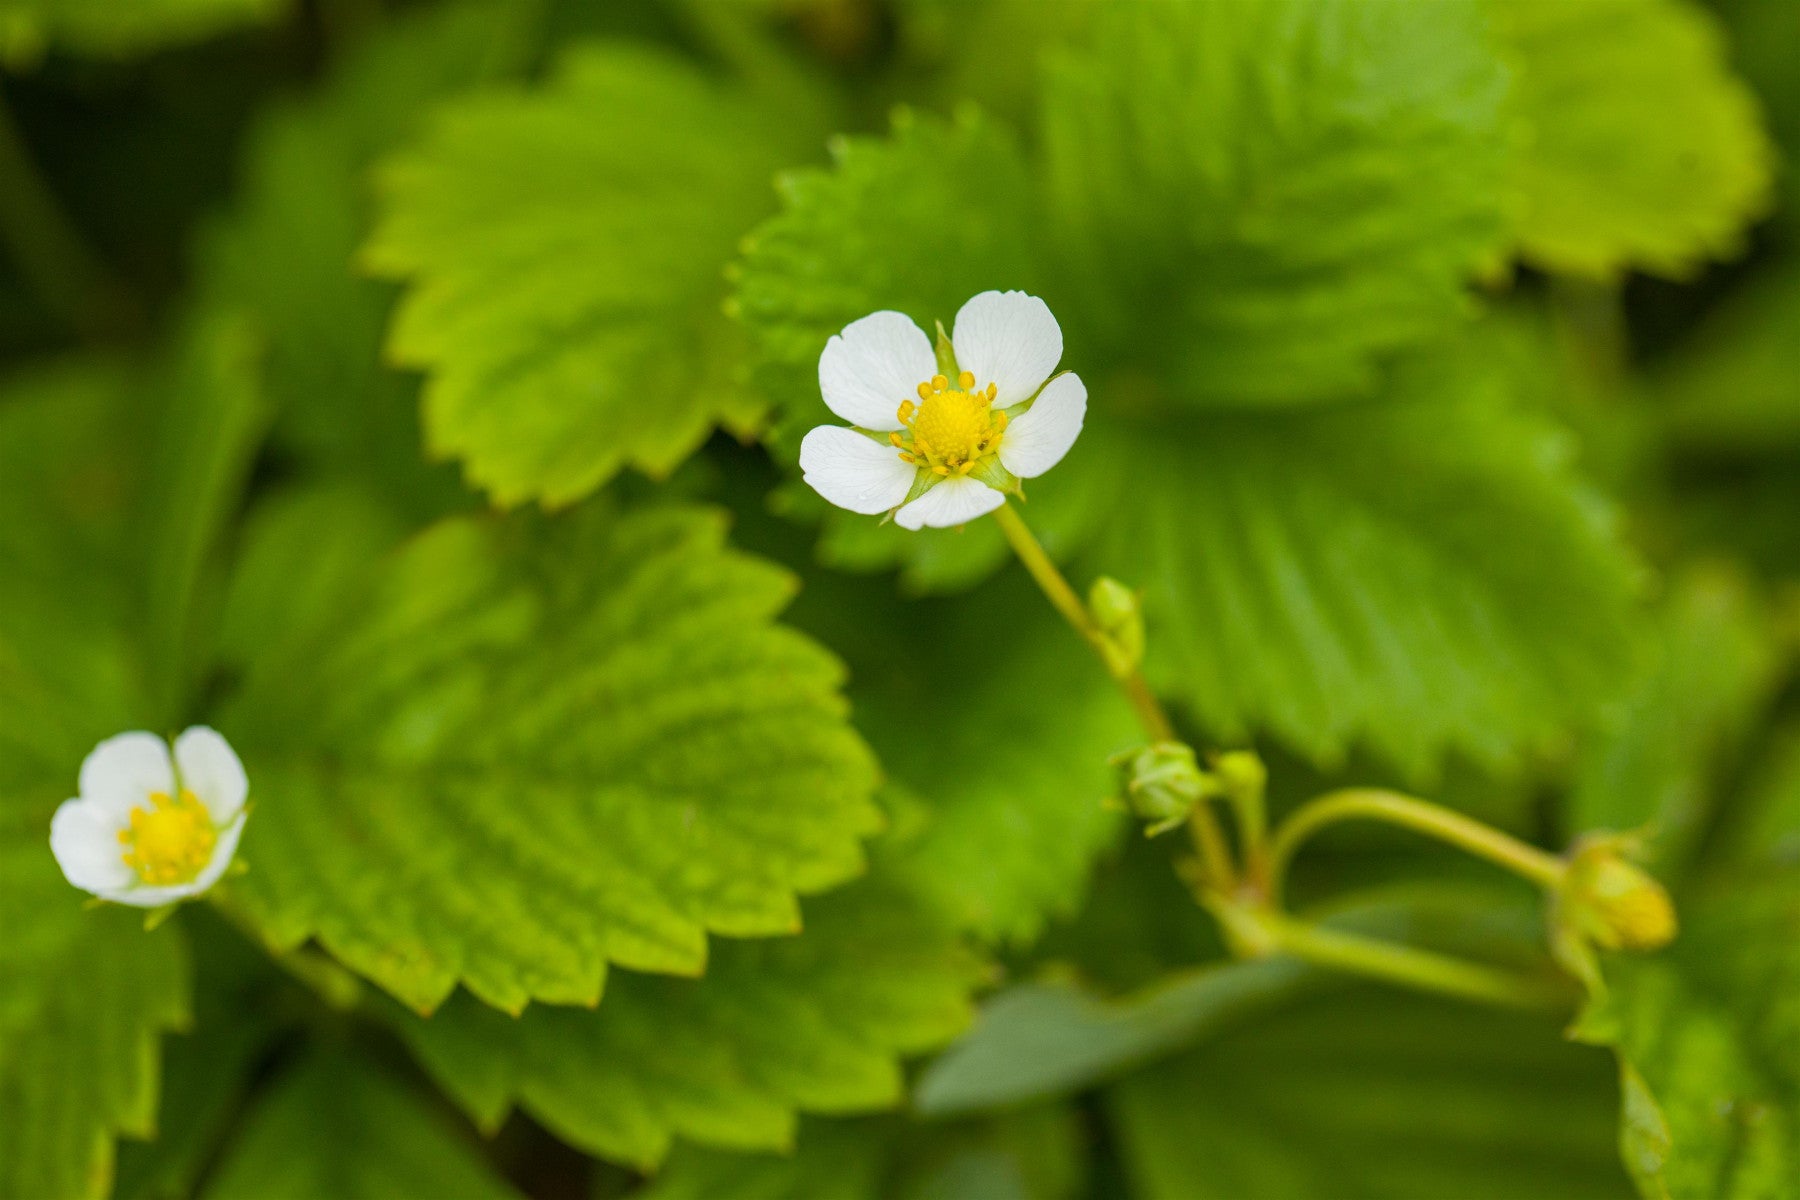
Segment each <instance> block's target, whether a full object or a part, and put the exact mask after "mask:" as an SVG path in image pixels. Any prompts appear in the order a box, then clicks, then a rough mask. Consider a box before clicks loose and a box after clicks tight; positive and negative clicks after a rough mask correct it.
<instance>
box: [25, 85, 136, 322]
mask: <svg viewBox="0 0 1800 1200" xmlns="http://www.w3.org/2000/svg"><path fill="white" fill-rule="evenodd" d="M0 241H3V242H4V243H5V245H6V248H7V251H8V252H9V254H10V255H11V257H12V259H13V261H14V263H16V264H17V265H18V268H19V271H20V272H21V273H22V274H23V275H24V276H25V278H26V279H27V280H29V281H30V283H31V286H32V287H33V288H34V289H35V290H36V291H37V293H38V296H39V298H40V299H42V300H43V302H44V305H45V307H46V308H48V309H50V310H51V311H52V312H53V313H55V314H56V316H57V317H59V318H61V319H62V320H63V321H65V322H67V323H68V324H69V325H70V326H71V327H72V328H74V329H76V330H77V331H79V332H80V333H81V334H82V335H83V336H84V337H88V338H92V339H100V338H104V337H105V336H106V335H107V334H109V333H111V332H112V331H114V330H115V329H117V328H118V327H119V326H120V325H121V324H123V323H124V321H125V319H126V318H127V317H128V316H129V313H130V309H129V306H128V305H127V304H126V302H125V293H124V291H123V289H121V288H120V287H119V286H118V285H117V284H116V283H114V282H113V280H112V279H111V277H110V276H109V275H108V273H107V271H106V268H105V267H104V266H102V265H101V262H100V259H99V257H98V256H97V255H95V254H94V253H93V252H92V251H91V250H90V249H89V248H88V246H87V243H86V242H84V241H83V240H82V237H81V234H80V233H79V232H78V231H77V230H76V228H75V225H74V223H73V222H71V221H70V220H69V219H68V217H67V216H65V215H64V214H63V211H62V208H61V207H60V206H59V205H58V204H57V201H56V196H55V194H54V193H53V192H51V190H50V186H49V184H47V183H46V182H45V181H44V178H43V176H42V175H41V174H40V173H39V172H38V168H37V163H36V162H35V161H33V159H32V156H31V151H30V148H29V147H27V146H26V144H25V139H24V138H23V136H21V135H20V133H19V129H18V126H17V124H16V123H15V122H14V121H13V117H12V112H11V110H10V109H9V108H8V107H7V105H6V102H5V98H4V95H0Z"/></svg>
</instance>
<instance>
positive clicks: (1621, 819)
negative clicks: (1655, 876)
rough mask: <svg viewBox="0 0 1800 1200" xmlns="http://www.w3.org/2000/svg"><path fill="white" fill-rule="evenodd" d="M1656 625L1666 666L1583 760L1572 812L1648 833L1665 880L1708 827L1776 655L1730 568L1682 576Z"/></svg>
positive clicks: (1754, 604) (1580, 822)
mask: <svg viewBox="0 0 1800 1200" xmlns="http://www.w3.org/2000/svg"><path fill="white" fill-rule="evenodd" d="M1658 632H1659V635H1660V636H1659V638H1658V647H1657V649H1658V651H1659V657H1660V662H1659V663H1658V665H1657V667H1656V669H1655V670H1654V671H1653V672H1652V673H1651V674H1650V676H1649V677H1648V678H1647V679H1645V680H1644V681H1643V682H1642V683H1641V684H1640V685H1639V686H1638V688H1637V690H1636V692H1635V693H1634V694H1633V695H1632V697H1631V699H1630V700H1629V702H1628V703H1627V704H1626V706H1625V708H1624V710H1623V712H1622V713H1620V715H1619V719H1618V720H1617V721H1616V722H1615V723H1614V727H1613V728H1612V729H1610V730H1609V731H1608V734H1607V736H1606V738H1605V739H1604V740H1603V741H1602V742H1601V743H1600V744H1599V745H1598V746H1596V747H1595V748H1594V749H1593V750H1592V751H1591V752H1590V753H1588V754H1587V755H1585V756H1584V757H1583V759H1582V763H1581V769H1580V774H1579V776H1578V778H1577V780H1576V783H1575V790H1574V792H1573V794H1572V795H1571V796H1570V799H1569V819H1570V822H1571V823H1572V825H1573V827H1574V831H1575V832H1578V833H1579V832H1584V831H1587V830H1593V829H1610V830H1616V831H1620V832H1631V831H1636V830H1639V829H1644V830H1646V831H1647V832H1648V833H1649V834H1650V835H1651V841H1650V843H1649V847H1650V850H1651V851H1652V852H1653V854H1654V858H1653V859H1652V860H1651V861H1652V862H1653V864H1654V867H1655V869H1656V870H1657V871H1658V873H1659V874H1662V875H1665V876H1668V875H1671V874H1678V873H1679V872H1680V871H1681V869H1682V868H1683V867H1685V866H1686V865H1687V863H1688V861H1689V859H1691V857H1692V854H1693V850H1694V848H1695V847H1696V845H1697V844H1698V842H1699V840H1700V839H1701V838H1702V837H1703V836H1704V834H1705V833H1706V830H1707V828H1708V822H1709V818H1710V817H1711V815H1712V812H1713V809H1714V806H1715V804H1716V801H1717V800H1718V798H1719V797H1718V785H1717V780H1716V778H1715V776H1716V775H1717V773H1718V771H1719V770H1720V768H1721V767H1723V766H1725V765H1726V764H1729V763H1730V762H1732V761H1733V760H1734V759H1735V758H1736V754H1735V751H1736V750H1738V749H1739V748H1740V747H1741V745H1742V742H1743V739H1744V737H1745V735H1746V734H1747V733H1748V732H1749V727H1750V725H1751V723H1752V722H1753V721H1754V720H1755V719H1756V718H1757V717H1758V715H1760V713H1761V712H1762V710H1763V708H1764V706H1765V705H1766V703H1767V702H1768V701H1769V699H1770V698H1771V693H1772V691H1773V689H1774V688H1775V686H1776V684H1777V683H1778V682H1779V666H1780V659H1781V655H1780V649H1779V646H1778V644H1777V641H1776V638H1775V631H1774V629H1773V627H1772V625H1771V622H1770V620H1769V617H1768V614H1767V613H1766V612H1764V611H1763V609H1762V606H1761V604H1760V602H1759V601H1758V599H1757V598H1756V597H1755V596H1754V595H1753V594H1752V593H1751V592H1750V589H1749V585H1748V584H1747V582H1746V581H1745V580H1743V579H1742V578H1740V577H1739V576H1737V575H1736V574H1734V573H1732V572H1731V571H1729V570H1727V569H1724V568H1715V569H1702V570H1696V571H1693V572H1691V573H1689V574H1688V575H1686V576H1685V577H1683V578H1682V579H1680V580H1679V581H1677V583H1676V584H1675V587H1674V589H1673V591H1672V593H1671V595H1670V596H1669V598H1668V600H1667V601H1666V603H1665V606H1664V612H1663V613H1662V616H1661V619H1660V621H1659V631H1658Z"/></svg>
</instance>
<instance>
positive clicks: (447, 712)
mask: <svg viewBox="0 0 1800 1200" xmlns="http://www.w3.org/2000/svg"><path fill="white" fill-rule="evenodd" d="M295 532H296V534H297V535H298V536H302V537H310V536H312V535H311V533H310V531H309V530H307V529H304V528H296V529H295ZM723 542H724V529H723V523H722V522H721V521H720V520H719V519H718V517H717V516H715V515H713V514H711V513H706V512H700V511H696V510H673V509H671V510H658V511H648V512H644V513H640V514H638V515H635V516H629V517H621V516H618V515H616V514H615V513H614V512H613V511H612V510H611V509H609V508H606V507H601V506H596V507H591V508H589V509H585V510H583V511H581V512H579V513H575V514H571V515H569V516H568V517H566V518H565V519H562V520H558V521H542V520H527V519H520V520H515V521H510V522H503V521H494V520H452V521H448V522H444V523H442V524H440V525H438V526H436V527H434V528H433V529H431V530H429V531H428V532H427V533H425V534H424V535H422V536H420V537H419V538H417V539H415V540H414V541H412V542H411V543H409V544H408V545H406V546H405V547H404V548H402V549H401V550H400V551H399V552H398V553H396V554H394V555H392V556H390V557H388V558H386V559H384V560H382V561H381V562H380V563H379V565H378V566H377V568H376V569H375V570H374V571H372V572H371V573H369V574H368V575H366V576H365V577H363V578H362V579H360V580H358V581H356V586H354V587H343V586H337V587H335V588H332V587H327V588H325V589H323V593H325V594H324V595H322V598H323V599H325V600H335V601H336V602H335V603H325V604H321V605H320V607H319V609H318V610H317V611H316V612H314V613H312V614H309V617H310V619H308V620H305V621H303V622H301V623H300V624H298V625H297V626H294V627H290V628H289V629H288V630H286V631H285V636H284V630H283V629H281V628H279V627H277V628H270V629H267V630H265V631H264V634H265V637H266V638H267V639H268V642H267V644H266V646H265V649H264V651H263V653H262V654H261V655H260V656H259V657H258V658H257V660H256V661H255V662H254V663H253V664H252V666H251V668H250V673H249V678H248V681H247V683H246V687H245V691H244V694H243V695H241V696H240V697H238V699H237V700H236V701H235V702H234V703H233V704H231V705H230V706H229V708H228V709H227V711H226V712H225V714H224V716H223V719H222V720H221V721H220V723H219V724H220V728H221V729H222V730H223V731H224V732H225V733H226V734H227V736H228V737H230V738H231V739H232V742H233V744H234V745H235V746H236V747H237V748H238V750H239V753H240V754H241V755H242V756H243V758H244V761H245V764H246V767H247V769H248V771H249V773H250V778H251V779H252V780H253V781H254V782H253V789H254V794H255V798H256V799H255V803H256V804H257V809H256V815H255V818H254V819H253V820H252V822H251V823H250V827H249V829H248V830H247V832H246V836H245V841H244V849H243V856H244V858H245V859H246V860H247V861H248V862H249V863H250V864H251V866H252V870H251V872H250V873H249V874H248V875H247V876H246V877H245V878H244V880H243V881H242V883H241V885H240V886H241V893H242V898H243V903H244V904H245V906H246V908H247V911H248V912H249V914H250V915H251V917H252V918H253V919H254V920H255V921H256V923H257V924H258V925H259V926H260V927H261V929H262V931H263V933H264V935H265V936H266V937H267V938H268V939H269V940H270V941H271V942H272V943H273V944H274V945H276V946H278V947H283V948H285V947H291V946H295V945H298V944H299V943H300V942H302V941H304V940H305V939H307V938H309V937H316V938H317V939H319V941H320V942H321V943H323V944H324V946H325V947H326V948H327V949H329V950H330V951H331V952H332V953H333V954H335V955H337V956H338V957H339V958H341V959H342V960H343V961H344V962H345V963H346V964H347V965H349V966H351V967H352V968H354V969H356V970H358V971H360V972H362V973H364V974H366V975H368V976H369V977H370V978H371V979H373V980H375V981H376V982H377V983H380V984H381V985H382V986H384V987H386V988H388V989H389V990H390V991H392V992H393V993H394V994H395V995H397V996H398V997H400V998H401V999H402V1000H404V1001H406V1002H407V1003H408V1004H411V1005H413V1006H414V1007H416V1008H419V1009H421V1010H426V1011H429V1010H430V1009H432V1008H433V1007H435V1006H436V1005H437V1004H438V1003H439V1002H441V1001H442V1000H443V999H444V998H445V997H446V996H447V995H448V994H449V992H450V990H451V989H452V987H454V986H455V984H456V983H457V982H459V981H461V982H464V983H466V984H467V985H468V987H469V988H470V989H471V990H472V991H474V992H475V993H476V995H478V996H480V997H481V998H482V999H483V1000H485V1001H487V1002H488V1003H491V1004H495V1005H499V1006H501V1007H503V1008H507V1009H510V1010H513V1011H517V1010H518V1009H520V1008H522V1007H523V1006H524V1005H525V1003H526V1002H527V1001H528V1000H532V999H541V1000H549V1001H552V1002H557V1003H574V1004H592V1003H594V1002H595V1001H597V1000H598V999H599V996H600V990H601V984H602V980H603V977H604V974H605V969H606V964H607V962H608V961H612V962H618V963H620V964H623V965H627V966H631V967H635V968H638V969H640V970H648V971H672V972H677V973H682V974H697V973H698V972H699V971H700V970H701V969H702V968H703V966H704V965H705V960H706V936H705V935H706V933H707V932H709V931H710V932H715V933H724V934H728V935H732V936H738V937H750V936H760V935H768V934H775V933H786V932H791V931H792V930H793V929H795V928H796V927H797V926H798V921H799V912H798V908H797V907H796V903H795V897H796V895H797V894H799V893H802V892H813V891H818V890H821V889H824V888H827V887H830V886H832V885H834V884H837V883H840V882H842V881H843V880H845V879H847V878H849V877H851V876H853V875H855V874H856V873H858V872H859V871H860V870H861V869H862V863H863V857H862V850H861V844H860V840H859V839H860V838H861V837H863V836H865V835H867V834H869V833H870V832H872V831H873V830H874V828H875V827H876V825H877V823H878V819H879V818H878V813H877V812H876V810H875V808H874V806H873V805H872V803H871V801H870V793H871V790H872V786H873V782H874V768H873V763H872V762H871V760H870V757H869V754H868V751H867V750H866V749H865V748H864V746H863V745H862V743H861V741H860V740H859V739H858V738H857V737H856V735H855V734H854V733H853V732H852V731H851V729H850V728H849V726H848V724H847V723H846V721H845V719H844V703H843V700H842V699H841V698H840V696H839V695H838V694H837V690H836V688H837V685H838V683H839V682H840V677H841V674H842V672H841V668H840V666H839V665H838V663H837V662H836V661H835V660H834V659H832V658H831V657H830V656H829V655H827V654H825V653H824V652H823V651H821V650H820V649H819V648H818V647H817V646H815V645H813V644H812V643H810V642H808V641H807V640H805V639H804V638H801V637H800V636H799V635H797V634H794V633H792V632H791V631H788V630H786V629H783V628H781V627H780V626H777V625H775V624H773V623H772V618H773V616H774V615H775V613H776V612H777V611H778V610H780V609H781V608H782V607H783V606H784V605H785V604H786V602H787V601H788V599H789V598H790V596H791V595H792V592H793V581H792V580H791V579H790V578H789V577H788V576H787V575H786V574H784V573H783V572H781V571H779V570H777V569H774V568H772V567H770V566H768V565H767V564H764V563H762V562H759V561H757V560H754V559H751V558H748V557H746V556H743V555H740V554H737V553H734V552H731V551H729V550H727V549H725V547H724V545H723ZM293 559H294V556H293V555H291V554H285V555H276V554H269V555H267V556H266V557H265V558H264V559H263V561H265V562H270V563H281V562H291V561H293ZM312 586H313V585H312V584H311V583H309V582H308V581H307V580H306V579H305V578H304V577H302V578H300V579H296V580H295V581H294V582H293V587H294V588H295V589H296V591H302V590H307V589H310V588H312ZM247 590H249V591H251V592H252V593H254V592H255V591H256V589H255V588H248V589H247ZM333 592H335V596H333V595H330V594H329V593H333Z"/></svg>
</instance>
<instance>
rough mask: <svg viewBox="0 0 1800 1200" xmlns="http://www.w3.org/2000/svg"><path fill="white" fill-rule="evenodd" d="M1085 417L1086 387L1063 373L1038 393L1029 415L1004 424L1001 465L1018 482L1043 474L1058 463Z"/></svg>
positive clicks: (1001, 438)
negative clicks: (1015, 477)
mask: <svg viewBox="0 0 1800 1200" xmlns="http://www.w3.org/2000/svg"><path fill="white" fill-rule="evenodd" d="M1086 416H1087V385H1086V384H1084V383H1082V382H1081V376H1079V375H1077V374H1075V373H1074V372H1073V371H1065V372H1064V373H1063V374H1061V375H1058V376H1057V377H1056V378H1055V379H1052V380H1051V381H1050V382H1049V383H1047V384H1045V385H1044V390H1043V391H1042V392H1039V393H1038V398H1037V401H1036V402H1035V403H1033V404H1032V406H1031V409H1030V411H1029V412H1025V413H1022V414H1020V415H1019V416H1017V417H1014V418H1013V419H1012V420H1011V421H1009V422H1007V425H1006V432H1005V433H1003V434H1001V435H1000V465H1001V466H1003V467H1005V468H1006V469H1007V470H1009V471H1011V472H1012V473H1013V474H1014V475H1017V476H1018V477H1019V478H1020V479H1032V478H1035V477H1037V476H1039V475H1042V474H1043V473H1044V472H1045V471H1048V470H1049V469H1050V468H1051V467H1054V466H1055V465H1056V464H1057V463H1059V462H1061V461H1062V459H1063V455H1065V454H1067V453H1068V452H1069V447H1070V446H1073V445H1074V444H1075V438H1076V437H1077V436H1078V435H1079V434H1080V433H1081V422H1082V420H1083V419H1084V418H1085V417H1086Z"/></svg>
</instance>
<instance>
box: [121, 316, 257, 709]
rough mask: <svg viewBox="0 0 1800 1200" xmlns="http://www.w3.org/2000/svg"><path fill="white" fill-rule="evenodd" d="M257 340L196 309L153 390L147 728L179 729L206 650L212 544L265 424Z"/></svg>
mask: <svg viewBox="0 0 1800 1200" xmlns="http://www.w3.org/2000/svg"><path fill="white" fill-rule="evenodd" d="M261 351H262V347H261V342H260V339H259V338H258V337H257V336H256V333H255V331H254V330H253V329H252V328H251V327H250V325H249V323H248V322H246V321H244V320H243V319H241V318H239V317H237V316H235V315H228V314H225V313H212V312H201V313H197V314H195V315H194V316H193V317H192V318H191V320H190V324H189V325H188V326H187V327H186V328H185V329H184V330H183V332H182V334H181V335H180V336H179V338H178V340H177V342H176V347H175V350H174V352H173V359H174V361H173V362H172V363H170V364H169V365H168V366H167V367H165V368H164V371H163V378H162V379H160V380H159V381H158V382H157V384H156V392H157V401H158V404H157V409H158V412H159V417H160V419H159V420H158V421H157V425H156V440H155V443H154V445H153V446H152V447H150V449H149V451H148V454H147V456H146V470H147V478H148V480H149V481H150V486H149V487H148V488H147V489H146V490H147V492H148V495H147V498H146V502H145V503H144V505H143V506H142V510H141V512H140V514H139V518H140V529H141V533H140V534H139V538H140V539H141V540H140V545H141V546H142V547H144V548H146V549H147V550H148V551H149V552H150V556H151V560H150V561H149V562H147V563H146V564H145V565H144V573H145V579H146V581H147V582H146V589H147V595H146V597H145V603H144V615H143V622H144V625H143V631H142V639H143V642H144V645H145V647H146V656H147V659H148V662H147V671H148V677H149V679H150V681H151V689H152V697H153V698H152V700H151V713H152V714H154V715H153V717H150V718H149V719H148V721H147V723H149V724H150V725H151V727H152V728H156V727H160V726H168V727H171V728H172V727H175V726H179V725H181V724H182V723H183V722H184V721H185V720H186V718H187V717H188V716H189V715H190V704H191V701H192V699H193V694H194V690H195V688H196V687H197V686H198V685H199V684H200V683H201V679H200V675H201V673H202V672H203V670H204V668H205V666H206V664H207V663H208V662H209V661H210V659H211V655H212V652H213V646H212V644H211V639H212V631H213V628H214V625H215V623H216V621H217V618H218V608H219V604H220V596H219V589H220V587H221V586H222V582H223V576H224V564H223V563H222V562H221V561H220V558H219V550H220V542H221V539H222V538H223V535H224V534H225V532H226V530H227V528H228V526H229V524H230V522H231V519H232V517H233V516H234V515H235V513H236V511H237V509H238V506H239V504H240V503H241V501H242V498H243V491H244V488H245V485H246V483H247V482H248V480H249V476H250V469H251V463H252V460H253V459H254V457H255V455H256V452H257V450H258V448H259V447H260V446H261V444H262V438H263V434H264V432H265V431H266V429H267V427H268V419H269V412H268V406H267V404H266V403H265V401H264V397H263V394H262V391H261V388H260V385H259V380H258V367H259V365H260V359H261Z"/></svg>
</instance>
